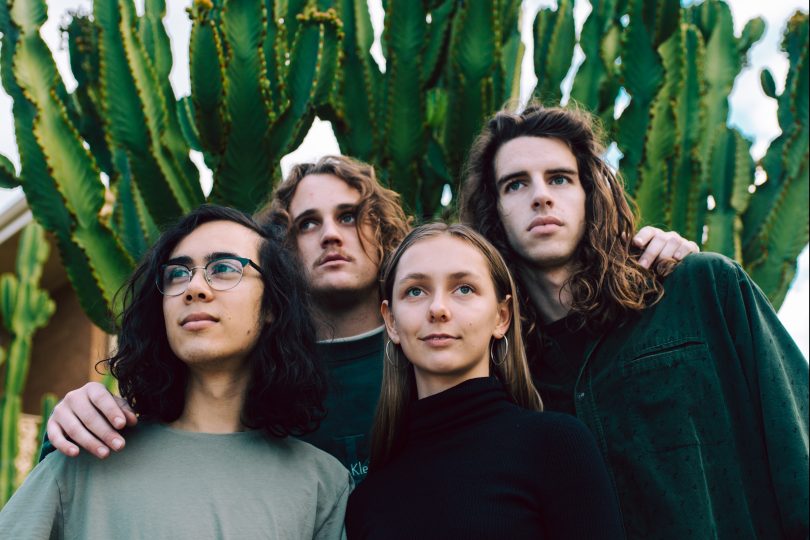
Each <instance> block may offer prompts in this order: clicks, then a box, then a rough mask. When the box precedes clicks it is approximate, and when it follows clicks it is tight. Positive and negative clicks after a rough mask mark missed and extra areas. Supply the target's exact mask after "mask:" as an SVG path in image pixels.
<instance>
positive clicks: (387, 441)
mask: <svg viewBox="0 0 810 540" xmlns="http://www.w3.org/2000/svg"><path fill="white" fill-rule="evenodd" d="M441 235H446V236H450V237H452V238H458V239H460V240H464V241H465V242H467V243H468V244H470V245H471V246H473V247H474V248H475V249H476V250H478V252H479V253H481V254H482V255H483V256H484V259H485V260H486V261H487V265H488V266H489V271H490V276H491V277H492V282H493V285H495V294H496V296H497V298H498V301H499V302H503V301H504V300H506V299H507V298H510V304H511V310H512V313H511V315H512V321H511V324H510V325H509V329H508V330H507V331H506V334H505V337H506V338H507V340H508V342H509V346H508V348H507V350H506V352H505V353H502V352H501V351H500V350H497V351H495V353H494V354H496V355H497V356H498V358H499V359H500V358H501V356H503V361H502V362H500V361H499V363H498V364H496V363H495V362H490V373H491V374H493V375H495V376H496V377H497V378H498V379H499V380H500V381H501V382H502V383H503V385H504V387H505V388H506V391H507V393H508V394H509V396H510V398H511V399H512V401H514V402H515V403H516V404H517V405H519V406H521V407H523V408H526V409H531V410H536V411H540V410H542V409H543V402H542V401H541V399H540V395H539V394H538V393H537V390H536V389H535V387H534V384H533V383H532V377H531V373H530V371H529V364H528V362H527V360H526V351H525V349H524V347H523V339H522V337H521V335H520V334H521V332H520V308H519V304H520V303H519V302H518V301H517V296H516V295H517V292H516V287H515V281H514V279H512V275H511V274H510V272H509V269H508V268H507V266H506V262H505V261H504V259H503V257H502V256H501V254H500V253H499V252H498V250H497V249H495V247H494V246H493V245H492V244H490V243H489V242H488V241H487V240H486V239H485V238H484V237H483V236H482V235H480V234H479V233H477V232H475V231H474V230H473V229H471V228H470V227H467V226H466V225H460V224H455V225H447V224H445V223H428V224H426V225H421V226H419V227H416V228H415V229H414V230H412V231H411V232H410V233H409V234H408V235H407V236H406V237H405V239H404V240H403V241H402V243H401V244H400V245H399V247H398V248H397V249H396V250H395V251H394V252H393V253H392V254H391V255H390V256H389V257H388V258H387V259H386V260H385V262H384V264H383V267H382V279H381V291H380V296H381V298H382V300H387V301H388V304H389V306H390V305H391V302H392V301H393V290H394V280H395V278H396V271H397V266H398V265H399V261H400V259H401V258H402V255H403V254H404V253H405V252H406V251H407V250H408V249H409V248H410V247H411V246H413V245H414V244H416V243H417V242H420V241H422V240H424V239H426V238H433V237H436V236H441ZM502 342H503V340H499V341H498V344H499V345H498V346H497V347H496V349H501V345H500V343H502ZM385 351H386V352H385V354H386V359H385V362H384V366H383V380H382V388H381V390H380V399H379V401H378V403H377V411H376V414H375V416H374V426H373V428H372V435H371V467H372V468H377V467H381V466H383V465H385V463H387V462H388V461H389V460H390V459H391V458H392V457H393V455H394V453H396V451H397V450H398V448H399V445H400V442H401V430H402V425H401V424H402V418H403V413H404V412H405V408H406V407H407V406H408V404H409V403H410V402H412V401H413V400H414V399H415V396H416V383H415V380H414V372H413V366H412V365H411V363H410V362H409V361H408V359H407V358H406V357H405V355H404V354H403V353H402V350H401V349H400V347H399V346H397V345H395V344H394V343H393V342H392V341H390V340H389V339H386V344H385Z"/></svg>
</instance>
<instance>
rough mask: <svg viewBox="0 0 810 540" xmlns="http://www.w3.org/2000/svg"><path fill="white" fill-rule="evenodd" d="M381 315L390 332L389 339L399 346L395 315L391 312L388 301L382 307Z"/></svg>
mask: <svg viewBox="0 0 810 540" xmlns="http://www.w3.org/2000/svg"><path fill="white" fill-rule="evenodd" d="M380 313H382V317H383V320H384V321H385V329H386V331H387V332H388V337H389V338H391V341H393V342H394V343H395V344H396V345H399V332H397V327H396V324H395V322H394V314H393V313H392V312H391V308H390V307H389V304H388V300H383V303H382V305H381V306H380Z"/></svg>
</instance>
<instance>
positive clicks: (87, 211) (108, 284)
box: [12, 4, 133, 305]
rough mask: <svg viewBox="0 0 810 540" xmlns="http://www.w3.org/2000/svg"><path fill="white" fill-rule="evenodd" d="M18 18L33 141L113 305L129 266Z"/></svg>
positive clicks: (29, 32)
mask: <svg viewBox="0 0 810 540" xmlns="http://www.w3.org/2000/svg"><path fill="white" fill-rule="evenodd" d="M29 5H31V4H29ZM15 14H16V12H14V13H12V15H15ZM20 15H21V16H20V19H18V20H19V23H20V26H21V28H22V29H23V33H22V35H21V36H20V43H19V46H18V48H17V50H16V52H15V56H14V73H15V75H16V77H17V80H18V81H19V83H20V85H21V87H22V88H23V91H24V93H25V95H26V97H27V99H28V100H29V101H30V102H32V103H33V104H35V106H36V107H37V111H38V112H37V115H36V117H35V118H34V124H33V129H34V136H35V137H36V141H37V143H38V145H39V146H40V148H41V149H42V150H43V154H44V156H45V160H46V161H47V164H48V168H49V170H50V171H51V173H52V177H53V179H54V181H55V184H56V187H57V189H58V191H59V193H60V195H61V196H62V199H63V201H64V204H65V206H66V207H67V209H68V212H69V213H70V215H71V217H72V219H73V220H74V221H73V223H72V235H71V236H72V240H73V241H74V242H75V243H76V244H78V245H79V246H80V247H81V248H82V250H83V251H84V252H85V253H86V256H87V258H88V259H89V260H90V261H92V264H91V267H92V271H93V276H94V277H95V279H96V281H97V283H98V284H99V288H100V289H101V291H102V292H103V294H104V298H105V300H106V301H107V305H112V300H113V297H114V295H115V292H116V291H117V290H118V287H120V285H121V284H122V283H123V282H124V280H125V278H126V276H127V275H128V273H129V271H130V269H131V268H132V266H133V262H132V260H131V259H130V258H129V257H128V256H127V254H126V253H124V251H123V250H122V249H121V246H120V244H119V243H118V242H117V240H116V239H115V238H114V236H113V234H112V231H111V230H110V229H109V228H108V227H107V226H106V225H105V224H104V223H103V222H102V221H101V220H100V219H99V213H100V211H101V207H102V205H103V203H104V186H103V185H102V184H101V181H100V179H99V171H98V168H97V166H96V164H95V160H94V159H93V157H92V155H91V154H89V152H88V151H87V150H86V149H85V148H84V147H83V146H82V141H81V139H80V138H79V135H78V133H77V132H76V130H75V128H73V126H72V125H71V124H70V123H69V121H68V118H67V111H66V110H65V107H64V105H63V104H62V103H61V102H60V101H59V100H58V98H57V93H56V89H55V81H57V80H58V74H57V72H56V66H55V65H54V63H53V58H52V57H51V56H50V51H49V50H48V48H47V46H46V45H45V42H44V41H43V40H42V38H41V37H40V36H39V27H38V26H35V25H29V26H26V22H25V14H24V13H23V14H20Z"/></svg>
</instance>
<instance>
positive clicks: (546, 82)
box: [534, 0, 576, 105]
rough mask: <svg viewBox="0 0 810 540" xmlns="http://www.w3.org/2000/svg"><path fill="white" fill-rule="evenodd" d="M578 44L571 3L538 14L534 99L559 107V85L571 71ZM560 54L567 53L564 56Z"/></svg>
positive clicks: (562, 0) (535, 43) (567, 0)
mask: <svg viewBox="0 0 810 540" xmlns="http://www.w3.org/2000/svg"><path fill="white" fill-rule="evenodd" d="M575 43H576V34H575V30H574V6H573V2H572V1H569V0H560V2H559V7H558V8H557V10H556V11H555V10H553V9H550V8H544V9H541V10H540V11H539V12H538V13H537V18H536V19H535V20H534V70H535V74H536V75H537V86H536V87H535V89H534V97H536V98H537V99H539V100H540V101H541V102H542V103H544V104H546V105H557V104H559V102H560V99H561V97H562V90H561V89H560V84H561V83H562V80H563V79H564V78H565V75H566V74H567V73H568V70H569V69H570V67H571V60H572V57H573V51H574V45H575ZM560 51H565V52H563V53H562V54H561V53H560ZM568 51H570V54H569V53H568Z"/></svg>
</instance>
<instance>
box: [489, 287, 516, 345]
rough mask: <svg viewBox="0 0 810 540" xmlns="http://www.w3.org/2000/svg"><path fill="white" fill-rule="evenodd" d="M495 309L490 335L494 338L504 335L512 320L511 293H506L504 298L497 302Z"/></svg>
mask: <svg viewBox="0 0 810 540" xmlns="http://www.w3.org/2000/svg"><path fill="white" fill-rule="evenodd" d="M496 311H497V313H496V316H497V318H496V320H495V329H494V330H493V332H492V335H493V337H495V338H496V339H501V338H502V337H503V336H505V335H506V332H507V331H508V330H509V325H510V324H511V322H512V295H509V294H507V295H506V298H504V299H503V300H501V301H500V302H498V308H497V310H496Z"/></svg>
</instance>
